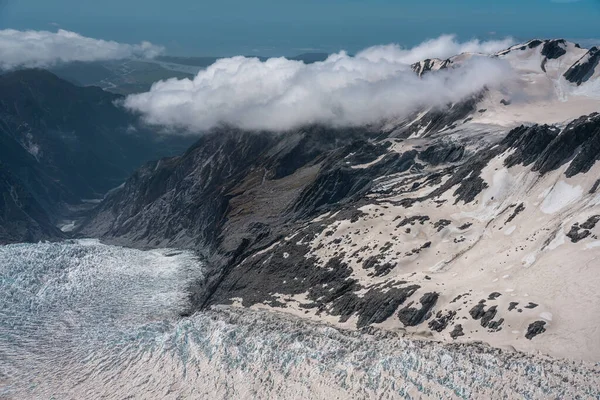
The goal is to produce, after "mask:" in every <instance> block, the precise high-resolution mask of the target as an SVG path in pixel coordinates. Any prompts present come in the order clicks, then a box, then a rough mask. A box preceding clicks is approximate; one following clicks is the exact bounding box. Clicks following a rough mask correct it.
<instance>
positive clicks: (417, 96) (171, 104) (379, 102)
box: [124, 35, 512, 131]
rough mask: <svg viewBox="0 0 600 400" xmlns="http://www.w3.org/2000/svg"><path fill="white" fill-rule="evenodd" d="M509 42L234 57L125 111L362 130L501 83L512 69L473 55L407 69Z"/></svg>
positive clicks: (179, 123) (176, 121)
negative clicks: (320, 58) (300, 57)
mask: <svg viewBox="0 0 600 400" xmlns="http://www.w3.org/2000/svg"><path fill="white" fill-rule="evenodd" d="M511 44H512V41H511V40H510V39H507V40H501V41H491V42H479V41H471V42H466V43H459V42H457V41H456V39H455V37H454V36H449V35H446V36H442V37H440V38H438V39H434V40H430V41H427V42H424V43H422V44H420V45H419V46H416V47H414V48H412V49H402V48H401V47H399V46H397V45H388V46H376V47H371V48H368V49H365V50H364V51H362V52H360V53H358V54H357V55H356V56H349V55H347V54H346V53H345V52H340V53H337V54H333V55H331V56H329V58H328V59H327V60H326V61H324V62H318V63H314V64H304V63H303V62H301V61H291V60H287V59H285V58H272V59H269V60H267V61H264V62H262V61H260V60H259V59H256V58H246V57H241V56H240V57H232V58H226V59H221V60H218V61H217V62H216V63H215V64H213V65H211V66H210V67H208V68H207V69H206V70H203V71H200V72H199V73H198V75H197V76H196V77H195V78H194V79H193V80H190V79H181V80H178V79H169V80H166V81H161V82H157V83H155V84H154V85H153V86H152V88H151V90H150V91H149V92H147V93H141V94H136V95H131V96H129V97H128V98H127V99H126V100H125V103H124V105H125V107H127V108H128V109H130V110H133V111H137V112H140V113H141V114H142V116H143V118H144V120H145V121H146V122H148V123H150V124H157V125H164V126H169V127H176V128H183V129H186V130H189V131H203V130H208V129H210V128H213V127H215V126H218V125H221V124H228V125H233V126H237V127H240V128H244V129H253V130H254V129H256V130H261V129H267V130H287V129H293V128H296V127H299V126H301V125H306V124H312V123H322V124H328V125H334V126H348V125H362V124H368V123H373V122H378V121H381V120H383V119H387V118H393V117H398V116H404V115H407V114H408V113H410V112H413V111H415V110H417V109H418V108H420V107H425V106H427V107H429V106H441V105H444V104H448V103H450V102H456V101H459V100H461V99H464V98H466V97H467V96H470V95H473V94H475V93H478V92H479V91H481V90H482V89H483V88H484V87H497V86H499V85H502V84H503V83H504V82H505V81H507V80H508V79H510V78H511V77H512V71H511V69H510V67H509V66H508V64H506V63H504V62H502V61H500V60H498V59H491V58H489V57H471V58H470V59H469V60H468V61H466V62H465V63H464V64H462V65H461V67H460V68H455V69H448V70H444V71H440V72H438V73H435V74H425V75H424V76H423V78H419V77H418V76H417V75H416V74H415V73H414V72H413V71H412V69H411V67H410V64H412V63H414V62H417V61H421V60H423V59H427V58H435V57H438V58H447V57H450V56H452V55H455V54H459V53H462V52H474V53H483V54H490V53H494V52H497V51H499V50H502V49H505V48H507V47H509V46H510V45H511Z"/></svg>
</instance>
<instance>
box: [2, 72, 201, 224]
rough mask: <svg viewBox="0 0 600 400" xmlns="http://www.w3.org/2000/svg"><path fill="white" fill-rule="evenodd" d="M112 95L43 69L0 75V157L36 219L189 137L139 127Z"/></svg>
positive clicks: (95, 194)
mask: <svg viewBox="0 0 600 400" xmlns="http://www.w3.org/2000/svg"><path fill="white" fill-rule="evenodd" d="M119 99H120V96H117V95H114V94H111V93H107V92H104V91H103V90H101V89H99V88H95V87H87V88H81V87H77V86H74V85H72V84H70V83H68V82H66V81H63V80H61V79H59V78H57V77H56V76H55V75H53V74H51V73H49V72H47V71H43V70H23V71H15V72H10V73H6V74H3V75H0V162H1V163H2V165H3V170H5V172H6V173H9V174H10V175H11V179H12V180H13V181H15V182H17V183H18V185H19V187H21V188H22V189H23V190H25V191H26V192H27V193H28V196H30V197H31V198H32V199H33V200H34V201H35V203H36V204H37V205H38V206H39V207H41V209H42V210H43V212H44V213H45V217H44V221H41V220H39V221H36V224H41V225H44V224H46V223H47V222H48V221H50V223H52V224H55V223H56V222H58V220H59V219H60V217H61V215H62V214H63V211H64V206H65V205H66V204H77V203H79V202H80V201H81V199H94V198H99V197H102V196H103V195H104V193H106V192H107V191H108V190H110V189H112V188H114V187H115V186H118V185H119V184H121V183H122V182H123V181H124V180H125V179H126V178H127V177H128V176H129V174H130V173H131V172H132V171H133V170H134V169H135V168H137V167H139V166H140V165H141V164H143V163H144V162H145V161H147V160H149V159H154V158H158V157H160V156H164V155H170V154H176V153H179V152H180V151H183V149H184V148H185V147H186V146H187V145H188V144H189V143H190V139H185V138H173V137H168V138H166V139H165V138H161V137H159V136H158V135H156V134H155V133H153V132H152V131H150V130H148V129H147V128H144V127H141V126H140V125H139V123H138V122H137V118H136V117H135V116H133V115H130V114H128V113H127V112H125V111H124V110H123V109H122V108H120V107H119V106H118V105H116V104H115V101H118V100H119ZM4 217H5V218H6V220H5V223H8V221H9V220H10V215H5V216H4ZM15 218H17V219H19V218H20V217H18V215H17V214H15ZM33 219H34V220H35V218H33Z"/></svg>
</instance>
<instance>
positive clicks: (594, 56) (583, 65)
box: [564, 47, 600, 86]
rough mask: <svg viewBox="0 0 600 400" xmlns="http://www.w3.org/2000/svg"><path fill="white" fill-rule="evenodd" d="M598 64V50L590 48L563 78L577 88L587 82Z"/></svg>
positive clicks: (599, 53) (599, 58) (599, 60)
mask: <svg viewBox="0 0 600 400" xmlns="http://www.w3.org/2000/svg"><path fill="white" fill-rule="evenodd" d="M598 64H600V49H599V48H598V47H592V48H591V49H590V50H589V51H588V52H587V53H586V54H585V55H584V56H583V57H582V58H581V59H580V60H579V61H577V62H576V63H575V64H574V65H573V66H571V68H569V69H568V70H567V72H565V74H564V77H565V79H566V80H568V81H569V82H571V83H575V84H576V85H577V86H580V85H581V84H583V83H585V82H587V81H588V80H589V79H590V78H591V77H592V76H593V75H594V73H595V72H596V68H597V67H598Z"/></svg>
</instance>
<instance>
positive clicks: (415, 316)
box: [398, 292, 439, 326]
mask: <svg viewBox="0 0 600 400" xmlns="http://www.w3.org/2000/svg"><path fill="white" fill-rule="evenodd" d="M438 297H439V293H435V292H432V293H425V294H424V295H423V296H422V297H421V299H420V300H419V303H421V307H420V308H416V307H410V306H407V307H405V308H403V309H401V310H400V311H399V312H398V318H400V321H402V323H403V324H404V325H405V326H416V325H419V324H420V323H421V322H423V321H425V320H426V319H429V318H430V316H431V309H432V308H433V307H434V306H435V303H436V302H437V300H438Z"/></svg>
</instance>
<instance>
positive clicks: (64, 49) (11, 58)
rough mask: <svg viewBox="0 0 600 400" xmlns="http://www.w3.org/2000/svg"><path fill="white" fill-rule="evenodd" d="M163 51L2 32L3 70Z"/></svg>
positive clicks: (63, 35) (62, 33)
mask: <svg viewBox="0 0 600 400" xmlns="http://www.w3.org/2000/svg"><path fill="white" fill-rule="evenodd" d="M162 51H163V48H162V47H160V46H156V45H153V44H152V43H149V42H142V43H140V44H136V45H131V44H125V43H118V42H113V41H106V40H99V39H93V38H89V37H85V36H82V35H80V34H78V33H75V32H70V31H66V30H63V29H60V30H58V32H49V31H18V30H14V29H4V30H0V69H13V68H20V67H26V68H36V67H49V66H52V65H55V64H58V63H64V62H72V61H101V60H115V59H122V58H129V57H144V58H152V57H156V56H157V55H159V54H160V53H161V52H162Z"/></svg>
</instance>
